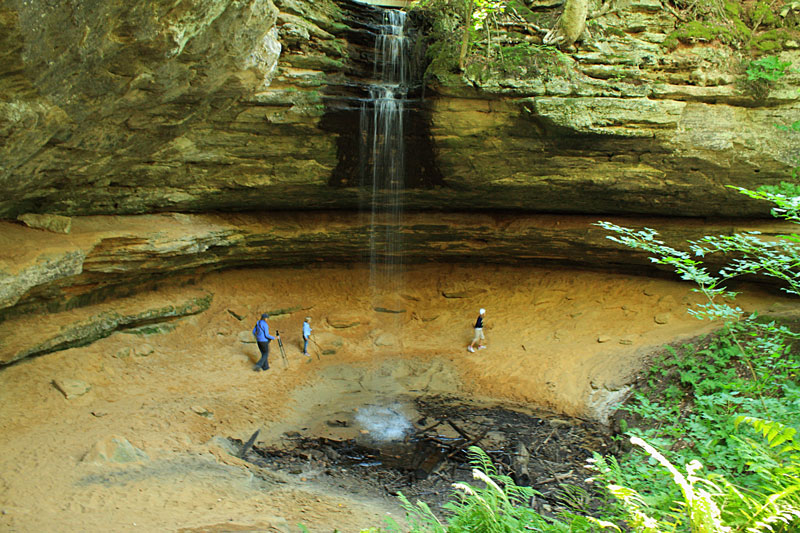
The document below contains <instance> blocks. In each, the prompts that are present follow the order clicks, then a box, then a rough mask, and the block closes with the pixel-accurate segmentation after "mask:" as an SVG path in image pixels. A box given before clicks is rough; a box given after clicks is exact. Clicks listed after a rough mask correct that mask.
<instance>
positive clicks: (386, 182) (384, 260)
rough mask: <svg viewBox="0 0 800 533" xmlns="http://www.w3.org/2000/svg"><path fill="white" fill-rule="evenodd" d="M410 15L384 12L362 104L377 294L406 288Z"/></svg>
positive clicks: (362, 153)
mask: <svg viewBox="0 0 800 533" xmlns="http://www.w3.org/2000/svg"><path fill="white" fill-rule="evenodd" d="M405 19H406V14H405V13H404V12H402V11H398V10H391V9H387V10H385V11H384V15H383V24H381V25H380V26H379V32H378V35H377V37H376V39H375V67H374V78H375V79H374V80H373V82H372V84H371V85H370V86H369V87H368V88H367V89H368V92H369V98H367V99H365V100H364V101H362V104H361V138H360V146H359V167H360V173H361V185H362V187H363V188H364V189H365V190H370V189H371V194H370V197H369V203H370V205H369V212H370V234H369V261H370V283H371V285H372V287H373V290H375V291H377V292H384V293H388V292H396V291H397V289H399V287H400V284H401V280H400V277H401V273H402V270H401V267H402V254H403V250H402V238H401V233H400V231H399V228H400V226H401V223H402V215H403V191H404V189H405V183H404V181H405V171H406V169H405V142H404V133H405V132H404V123H405V118H406V100H407V95H408V71H409V67H408V49H409V45H408V41H409V40H408V37H407V36H406V35H405Z"/></svg>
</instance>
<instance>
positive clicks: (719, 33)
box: [662, 20, 733, 50]
mask: <svg viewBox="0 0 800 533" xmlns="http://www.w3.org/2000/svg"><path fill="white" fill-rule="evenodd" d="M732 37H733V32H732V31H731V30H730V29H728V28H725V27H723V26H718V25H716V24H711V23H707V22H703V21H700V20H693V21H691V22H689V23H687V24H684V25H682V26H681V27H680V28H678V29H677V30H675V31H673V32H672V33H670V34H669V35H667V38H666V39H664V42H663V43H662V44H663V46H664V47H665V48H667V49H669V50H674V49H675V48H677V47H678V44H680V43H684V44H694V43H698V42H706V43H710V42H712V41H714V40H718V39H719V40H721V41H725V42H729V41H730V40H731V39H732Z"/></svg>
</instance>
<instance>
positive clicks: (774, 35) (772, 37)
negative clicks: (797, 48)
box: [750, 30, 791, 53]
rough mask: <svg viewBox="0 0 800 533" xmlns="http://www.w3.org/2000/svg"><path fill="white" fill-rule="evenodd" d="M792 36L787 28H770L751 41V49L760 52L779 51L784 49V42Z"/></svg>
mask: <svg viewBox="0 0 800 533" xmlns="http://www.w3.org/2000/svg"><path fill="white" fill-rule="evenodd" d="M790 38H791V36H790V35H789V33H788V32H786V31H785V30H769V31H765V32H764V33H762V34H759V35H757V36H755V37H753V39H752V40H751V41H750V49H751V50H752V51H754V52H758V53H770V52H779V51H781V50H783V43H785V42H786V41H787V40H789V39H790Z"/></svg>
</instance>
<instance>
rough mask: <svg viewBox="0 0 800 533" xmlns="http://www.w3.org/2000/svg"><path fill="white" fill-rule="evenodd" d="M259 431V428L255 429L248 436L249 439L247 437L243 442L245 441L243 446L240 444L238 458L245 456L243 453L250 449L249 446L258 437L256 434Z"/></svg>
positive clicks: (245, 453)
mask: <svg viewBox="0 0 800 533" xmlns="http://www.w3.org/2000/svg"><path fill="white" fill-rule="evenodd" d="M259 432H261V430H260V429H257V430H256V432H255V433H253V434H252V435H251V436H250V438H249V439H247V442H245V443H244V446H242V451H241V452H239V457H240V458H242V459H244V456H245V455H247V451H248V450H249V449H250V447H251V446H252V445H253V443H254V442H255V441H256V439H257V438H258V434H259Z"/></svg>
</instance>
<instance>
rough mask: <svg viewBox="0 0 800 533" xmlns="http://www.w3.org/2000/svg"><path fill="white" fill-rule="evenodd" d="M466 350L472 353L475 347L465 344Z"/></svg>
mask: <svg viewBox="0 0 800 533" xmlns="http://www.w3.org/2000/svg"><path fill="white" fill-rule="evenodd" d="M467 351H468V352H473V353H474V352H475V348H473V347H472V346H467Z"/></svg>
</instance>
